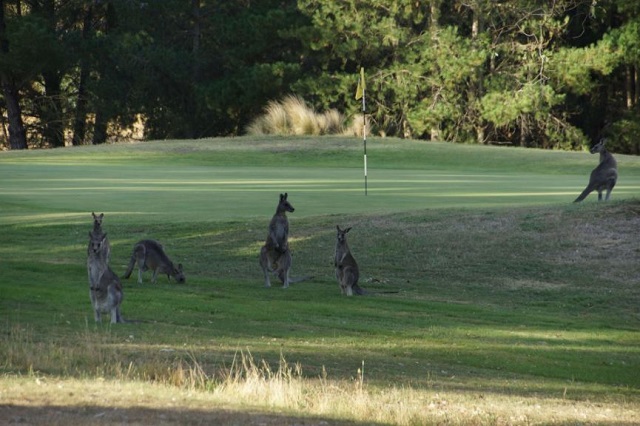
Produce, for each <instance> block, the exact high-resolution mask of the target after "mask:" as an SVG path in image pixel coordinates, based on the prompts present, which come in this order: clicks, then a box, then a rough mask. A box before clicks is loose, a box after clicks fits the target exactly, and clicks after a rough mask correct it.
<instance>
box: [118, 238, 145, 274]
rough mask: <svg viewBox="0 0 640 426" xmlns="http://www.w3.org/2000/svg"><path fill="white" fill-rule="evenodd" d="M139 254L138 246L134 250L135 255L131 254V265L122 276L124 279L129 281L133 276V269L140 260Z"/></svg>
mask: <svg viewBox="0 0 640 426" xmlns="http://www.w3.org/2000/svg"><path fill="white" fill-rule="evenodd" d="M143 249H144V247H143ZM137 252H138V246H137V245H136V246H135V247H134V248H133V253H131V259H129V265H127V270H126V271H125V273H124V274H123V275H122V278H124V279H129V277H130V276H131V272H133V268H134V266H135V265H136V260H138V256H137Z"/></svg>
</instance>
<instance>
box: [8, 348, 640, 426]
mask: <svg viewBox="0 0 640 426" xmlns="http://www.w3.org/2000/svg"><path fill="white" fill-rule="evenodd" d="M170 370H171V369H168V372H169V375H168V376H167V380H164V381H156V382H155V383H152V384H150V383H149V382H147V381H138V380H131V379H130V378H127V377H122V378H119V379H115V380H105V379H100V378H99V379H98V380H95V379H93V380H84V379H73V378H64V379H58V378H53V377H44V376H41V375H38V374H36V373H33V372H32V373H31V374H29V375H28V376H22V377H16V376H5V377H3V378H2V379H0V395H1V396H2V401H3V406H2V407H0V415H2V417H3V418H5V419H9V421H14V422H21V423H28V424H39V423H46V424H54V425H56V424H65V425H69V424H71V425H73V424H84V423H86V422H92V423H97V424H110V423H114V422H117V423H124V424H157V423H158V422H161V423H163V424H201V423H203V422H204V423H211V422H213V423H218V424H223V423H224V424H260V425H270V424H301V423H303V424H308V425H309V424H318V425H321V424H329V423H328V421H330V422H331V424H396V425H425V424H439V425H531V424H580V425H604V424H620V425H624V424H628V425H631V424H634V422H635V421H636V420H637V418H638V415H640V411H639V410H638V407H637V406H636V405H634V404H631V403H625V402H608V403H606V402H605V403H603V402H598V403H591V402H589V401H575V400H568V399H564V398H562V397H559V398H542V397H537V396H529V397H525V396H522V395H509V394H507V393H505V394H500V393H491V392H486V393H485V392H479V393H464V392H448V391H442V390H438V389H413V388H406V387H404V388H400V387H395V386H390V387H386V388H380V387H375V386H370V385H368V384H367V383H366V377H365V374H364V372H363V370H361V369H359V370H358V372H357V375H356V377H355V378H354V379H353V380H352V381H334V380H329V379H328V378H327V377H326V376H324V375H323V377H319V378H315V379H308V378H304V376H303V374H302V370H301V368H300V366H299V365H295V366H290V365H288V364H287V362H286V361H285V360H284V358H281V360H280V363H279V365H278V367H277V368H276V369H273V368H272V367H271V366H270V365H269V364H268V363H266V362H264V361H262V362H256V361H255V360H254V359H253V357H252V356H251V354H250V353H239V354H238V357H236V358H235V359H234V362H233V364H232V366H231V367H230V368H229V369H228V370H227V371H226V374H223V375H220V376H219V377H218V378H216V377H212V376H209V375H207V374H206V373H205V372H204V371H203V369H202V368H201V367H200V365H199V364H198V362H197V360H195V359H192V362H191V363H190V365H183V364H181V365H180V366H179V367H178V368H176V369H174V370H173V371H172V372H171V371H170ZM127 375H129V374H125V376H127ZM178 377H181V378H182V380H181V381H182V383H180V384H178V383H176V380H175V379H176V378H178ZM178 381H180V380H178ZM274 413H279V414H274Z"/></svg>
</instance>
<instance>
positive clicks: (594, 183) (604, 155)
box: [574, 139, 618, 203]
mask: <svg viewBox="0 0 640 426" xmlns="http://www.w3.org/2000/svg"><path fill="white" fill-rule="evenodd" d="M605 143H606V139H600V142H598V143H597V144H595V145H594V146H592V147H591V149H590V150H589V151H590V152H591V153H592V154H595V153H596V152H599V153H600V163H599V164H598V166H597V167H596V168H595V169H593V171H592V172H591V176H590V177H589V184H588V185H587V187H586V188H585V189H584V191H582V194H580V195H579V196H578V198H576V199H575V201H574V203H578V202H580V201H582V200H584V199H585V198H587V195H589V194H590V193H591V192H592V191H593V190H596V191H598V201H602V191H607V193H606V196H605V199H604V200H605V201H609V197H610V196H611V191H612V190H613V187H614V186H616V182H617V180H618V163H617V162H616V159H615V158H613V155H611V153H609V151H607V149H606V148H605Z"/></svg>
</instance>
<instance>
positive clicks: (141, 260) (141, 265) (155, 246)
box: [122, 240, 186, 284]
mask: <svg viewBox="0 0 640 426" xmlns="http://www.w3.org/2000/svg"><path fill="white" fill-rule="evenodd" d="M136 262H137V263H138V284H142V273H143V272H144V271H146V270H148V269H151V270H152V271H153V277H152V279H151V282H152V283H153V284H155V283H156V279H157V277H158V273H159V272H160V273H162V274H167V279H169V280H171V277H173V279H174V280H176V282H178V283H184V282H186V278H185V276H184V273H183V272H182V263H179V264H178V267H177V268H176V267H175V266H174V264H173V262H172V261H171V259H169V256H167V255H166V253H165V252H164V249H163V248H162V245H161V244H160V243H159V242H157V241H154V240H141V241H138V242H137V243H136V244H135V245H134V246H133V253H131V259H130V260H129V266H128V267H127V271H126V272H125V273H124V275H123V276H122V278H127V279H128V278H129V277H130V276H131V272H132V271H133V268H134V266H135V264H136Z"/></svg>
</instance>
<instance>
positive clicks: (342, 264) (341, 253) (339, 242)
mask: <svg viewBox="0 0 640 426" xmlns="http://www.w3.org/2000/svg"><path fill="white" fill-rule="evenodd" d="M336 229H337V230H338V233H337V235H336V254H335V257H334V265H335V267H336V278H337V279H338V284H340V290H341V291H342V294H346V295H347V296H353V294H354V293H355V294H357V295H365V294H367V292H366V291H364V290H363V289H362V288H361V287H360V286H359V285H358V279H359V278H360V270H359V268H358V263H357V262H356V259H354V257H353V255H352V254H351V249H349V244H347V233H348V232H349V231H350V230H351V228H350V227H349V228H346V229H340V226H338V225H336Z"/></svg>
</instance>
